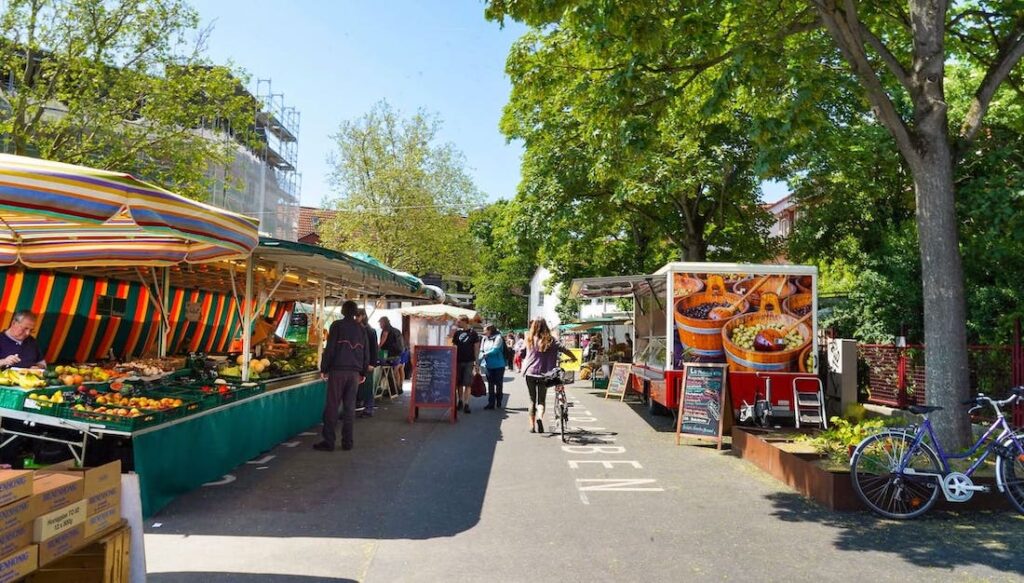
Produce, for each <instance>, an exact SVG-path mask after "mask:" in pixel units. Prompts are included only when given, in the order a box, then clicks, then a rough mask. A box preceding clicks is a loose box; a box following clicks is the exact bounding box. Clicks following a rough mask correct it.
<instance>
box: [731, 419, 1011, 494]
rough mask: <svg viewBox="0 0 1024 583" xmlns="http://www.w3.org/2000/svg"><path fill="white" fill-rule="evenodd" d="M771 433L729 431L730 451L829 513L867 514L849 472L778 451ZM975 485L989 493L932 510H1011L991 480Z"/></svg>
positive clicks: (812, 458) (815, 457) (815, 456)
mask: <svg viewBox="0 0 1024 583" xmlns="http://www.w3.org/2000/svg"><path fill="white" fill-rule="evenodd" d="M773 435H777V434H776V433H774V432H770V431H763V430H758V429H754V428H749V427H733V429H732V451H734V452H736V453H737V454H738V455H739V456H740V457H741V458H743V459H745V460H747V461H749V462H750V463H752V464H754V465H755V466H757V467H759V468H761V469H762V470H764V471H765V472H767V473H769V474H771V475H772V477H774V478H775V479H777V480H779V481H780V482H782V483H784V484H786V485H787V486H789V487H790V488H793V489H794V490H796V491H797V492H800V493H801V494H803V495H804V496H806V497H807V498H811V499H813V500H814V501H816V502H817V503H819V504H821V505H822V506H824V507H826V508H828V509H829V510H834V511H841V512H850V511H858V510H867V508H865V507H864V504H863V503H861V501H860V498H858V497H857V493H856V492H854V491H853V484H852V483H851V482H850V473H849V472H838V471H829V470H826V469H824V468H822V467H821V466H819V465H818V464H817V463H815V462H817V461H818V460H820V459H822V456H820V455H818V454H811V453H807V454H805V453H792V452H788V451H785V450H783V449H781V448H780V447H779V446H778V443H779V442H780V441H781V440H780V439H778V438H776V439H775V440H774V441H775V443H773V442H772V441H773V437H772V436H773ZM975 483H978V484H986V485H988V486H989V487H990V488H992V491H991V492H990V493H988V494H985V493H981V492H979V493H976V494H975V495H974V497H973V498H971V499H970V501H968V502H965V503H963V504H956V503H952V502H947V501H946V500H945V499H944V498H942V497H940V498H939V501H938V503H937V504H936V505H935V508H934V509H935V510H954V511H963V510H1011V507H1010V503H1009V502H1008V501H1007V500H1006V498H1004V497H1003V494H1002V493H1001V492H999V491H998V490H997V489H996V486H995V479H994V478H985V477H983V478H979V479H977V480H975Z"/></svg>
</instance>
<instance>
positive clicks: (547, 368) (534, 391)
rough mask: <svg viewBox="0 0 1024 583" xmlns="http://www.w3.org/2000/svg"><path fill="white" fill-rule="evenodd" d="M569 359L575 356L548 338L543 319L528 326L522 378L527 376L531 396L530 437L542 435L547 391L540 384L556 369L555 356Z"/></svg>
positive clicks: (549, 335) (548, 330) (546, 388)
mask: <svg viewBox="0 0 1024 583" xmlns="http://www.w3.org/2000/svg"><path fill="white" fill-rule="evenodd" d="M559 353H562V354H565V355H566V356H568V357H569V358H570V359H571V360H572V361H573V362H575V361H576V355H574V354H573V353H572V352H571V351H570V350H569V349H568V348H565V347H563V346H562V345H561V344H559V343H558V341H556V340H555V338H554V337H553V336H552V335H551V330H550V329H549V328H548V323H547V321H546V320H544V318H537V319H536V320H534V321H532V322H530V329H529V331H527V333H526V358H525V359H524V360H523V374H524V375H525V376H526V390H527V392H529V393H530V410H529V413H530V433H543V432H544V422H543V421H542V419H543V418H544V400H545V399H546V398H547V393H548V387H547V386H546V385H545V384H544V382H543V377H544V375H545V374H547V373H549V372H551V371H553V370H555V369H556V368H558V354H559Z"/></svg>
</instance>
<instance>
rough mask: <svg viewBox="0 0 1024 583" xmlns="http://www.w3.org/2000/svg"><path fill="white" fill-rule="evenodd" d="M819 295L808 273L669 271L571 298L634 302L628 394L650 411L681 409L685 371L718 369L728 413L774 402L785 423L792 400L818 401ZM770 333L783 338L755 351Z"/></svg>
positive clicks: (612, 282)
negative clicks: (722, 372) (813, 397)
mask: <svg viewBox="0 0 1024 583" xmlns="http://www.w3.org/2000/svg"><path fill="white" fill-rule="evenodd" d="M816 290H817V268H816V267H813V266H802V265H755V264H732V263H670V264H668V265H665V266H664V267H662V268H661V269H659V270H658V271H657V272H655V273H653V274H649V275H635V276H621V277H602V278H584V279H577V280H574V281H573V283H572V288H571V294H570V295H571V297H580V298H605V297H629V296H632V297H633V299H634V312H633V327H634V330H635V336H634V351H633V359H632V361H633V362H632V366H631V373H632V375H633V376H632V379H633V382H632V383H631V389H632V390H634V391H636V392H638V393H641V394H642V395H643V396H644V398H646V399H647V401H648V403H649V404H650V406H651V408H652V409H653V410H664V409H667V410H669V411H671V412H673V413H676V412H677V411H678V410H679V403H680V398H681V381H682V375H683V372H684V369H685V368H686V366H687V365H688V364H720V365H723V366H725V367H726V368H727V371H728V385H729V392H730V394H731V397H732V401H731V403H732V406H733V408H734V409H738V408H740V407H741V406H742V405H743V404H744V403H747V404H752V403H754V402H755V401H759V400H760V401H770V402H771V405H772V410H773V412H774V414H775V415H778V416H790V415H793V413H794V406H795V403H796V402H797V401H798V400H799V399H798V398H797V393H798V392H799V393H816V394H818V395H820V394H821V390H820V386H821V385H820V381H819V380H818V378H817V362H816V355H817V353H818V351H817V343H818V338H817V333H816V331H817V293H816ZM767 328H772V329H775V330H779V331H781V332H785V334H784V337H783V338H782V339H781V341H780V342H781V343H779V344H774V343H773V344H772V345H771V346H770V347H769V348H768V349H761V347H760V345H759V344H758V340H760V339H761V338H762V337H764V336H770V334H771V333H770V332H763V330H765V329H767ZM820 399H823V397H819V401H820Z"/></svg>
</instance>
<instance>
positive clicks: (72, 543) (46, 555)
mask: <svg viewBox="0 0 1024 583" xmlns="http://www.w3.org/2000/svg"><path fill="white" fill-rule="evenodd" d="M84 543H85V525H84V524H79V525H78V526H76V527H74V528H72V529H70V530H65V531H64V532H62V533H60V534H58V535H57V536H55V537H53V538H51V539H48V540H46V541H43V542H41V543H39V566H40V567H42V566H43V565H46V564H48V563H52V562H53V561H56V560H57V559H59V558H61V557H63V556H64V555H68V554H71V553H73V552H75V551H77V550H78V549H80V548H81V547H82V545H83V544H84ZM0 583H2V582H0Z"/></svg>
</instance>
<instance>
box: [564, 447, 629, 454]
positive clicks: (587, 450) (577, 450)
mask: <svg viewBox="0 0 1024 583" xmlns="http://www.w3.org/2000/svg"><path fill="white" fill-rule="evenodd" d="M562 451H564V452H565V453H579V454H591V453H626V448H624V447H622V446H621V445H563V446H562Z"/></svg>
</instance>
